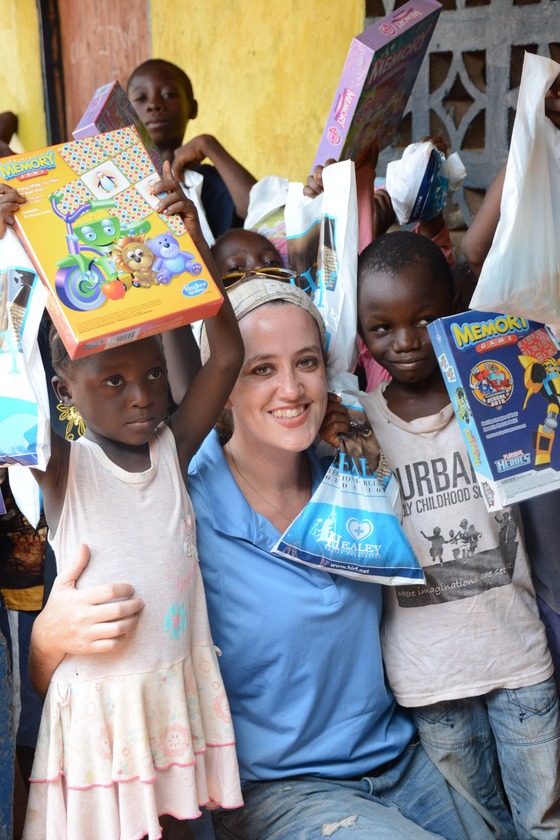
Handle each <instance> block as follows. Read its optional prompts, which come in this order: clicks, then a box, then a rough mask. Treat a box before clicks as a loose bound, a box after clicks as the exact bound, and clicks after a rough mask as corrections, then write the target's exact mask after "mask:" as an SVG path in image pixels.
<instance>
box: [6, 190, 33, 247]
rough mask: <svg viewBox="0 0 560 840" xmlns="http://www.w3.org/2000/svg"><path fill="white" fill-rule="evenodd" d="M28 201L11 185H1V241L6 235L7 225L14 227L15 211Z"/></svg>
mask: <svg viewBox="0 0 560 840" xmlns="http://www.w3.org/2000/svg"><path fill="white" fill-rule="evenodd" d="M26 201H27V199H26V198H25V196H24V195H20V193H18V191H17V190H14V188H13V187H11V186H10V185H9V184H0V239H2V237H3V236H4V234H5V233H6V225H10V226H11V225H13V223H14V213H15V211H16V210H17V209H18V208H19V206H20V204H25V202H26Z"/></svg>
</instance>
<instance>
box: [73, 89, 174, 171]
mask: <svg viewBox="0 0 560 840" xmlns="http://www.w3.org/2000/svg"><path fill="white" fill-rule="evenodd" d="M127 125H133V126H134V127H135V128H136V131H137V132H138V134H139V135H140V137H141V138H142V143H143V144H144V146H145V147H146V151H147V152H148V154H149V155H150V158H151V160H152V163H153V164H154V166H155V168H156V170H157V171H158V172H159V173H160V175H161V173H162V159H161V155H160V153H159V150H158V147H157V146H156V144H155V143H154V141H153V140H152V138H151V137H150V135H149V134H148V129H147V128H146V126H145V125H144V123H143V122H142V120H141V119H140V117H139V116H138V114H137V113H136V109H135V108H134V105H133V104H132V102H131V101H130V99H129V98H128V96H127V95H126V93H125V92H124V90H123V89H122V87H121V86H120V84H119V82H118V81H114V82H108V84H106V85H102V86H101V87H99V88H97V90H96V91H95V93H94V94H93V96H92V98H91V100H90V102H89V105H88V106H87V108H86V110H85V111H84V113H83V115H82V118H81V120H80V122H79V123H78V125H77V126H76V128H75V129H74V131H73V132H72V137H73V138H74V140H83V138H84V137H93V136H94V135H95V134H103V133H106V132H108V131H116V130H117V129H118V128H126V126H127Z"/></svg>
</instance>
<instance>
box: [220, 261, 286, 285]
mask: <svg viewBox="0 0 560 840" xmlns="http://www.w3.org/2000/svg"><path fill="white" fill-rule="evenodd" d="M257 277H269V278H271V279H273V280H284V282H286V283H292V285H294V286H297V285H298V283H297V282H296V278H297V277H298V273H297V271H292V270H291V269H290V268H284V267H283V266H281V265H269V266H266V265H265V266H263V267H262V268H253V269H251V270H250V271H229V272H228V273H227V274H224V275H223V276H222V283H223V284H224V288H225V289H227V290H228V291H229V290H230V289H232V288H233V287H234V286H237V284H238V283H246V282H247V281H248V280H256V279H257Z"/></svg>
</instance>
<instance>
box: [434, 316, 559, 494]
mask: <svg viewBox="0 0 560 840" xmlns="http://www.w3.org/2000/svg"><path fill="white" fill-rule="evenodd" d="M428 330H429V333H430V337H431V339H432V343H433V345H434V350H435V353H436V356H437V359H438V362H439V365H440V368H441V371H442V373H443V376H444V379H445V383H446V386H447V390H448V392H449V397H450V399H451V403H452V405H453V408H454V410H455V414H456V417H457V420H458V422H459V425H460V427H461V431H462V433H463V437H464V440H465V443H466V446H467V450H468V452H469V456H470V459H471V462H472V465H473V468H474V471H475V474H476V477H477V479H478V482H479V484H480V487H481V489H482V493H483V495H484V499H485V501H486V505H487V507H488V509H489V510H498V509H500V508H501V507H505V506H506V505H509V504H512V503H513V502H519V501H522V500H523V499H527V498H530V497H532V496H537V495H539V494H541V493H546V492H548V491H550V490H555V489H558V488H560V440H558V441H555V438H556V430H557V427H558V419H559V415H560V345H559V344H558V342H557V340H556V339H555V337H554V335H553V333H552V332H551V331H550V330H549V329H548V328H547V327H545V326H544V325H543V324H538V323H535V322H534V321H527V320H525V319H524V318H520V317H518V316H516V315H502V314H495V313H490V312H478V311H469V312H463V313H461V314H459V315H452V316H449V317H447V318H440V319H439V320H437V321H434V322H433V323H432V324H429V326H428Z"/></svg>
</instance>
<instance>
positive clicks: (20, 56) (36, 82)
mask: <svg viewBox="0 0 560 840" xmlns="http://www.w3.org/2000/svg"><path fill="white" fill-rule="evenodd" d="M0 43H1V44H2V59H1V62H0V111H13V112H14V113H15V114H18V116H19V136H20V139H21V141H22V143H23V145H24V147H25V148H26V149H38V148H40V147H41V146H45V145H46V143H47V131H46V124H45V110H44V106H43V82H42V75H41V46H40V40H39V17H38V14H37V4H36V2H35V0H3V2H2V14H1V15H0Z"/></svg>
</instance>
